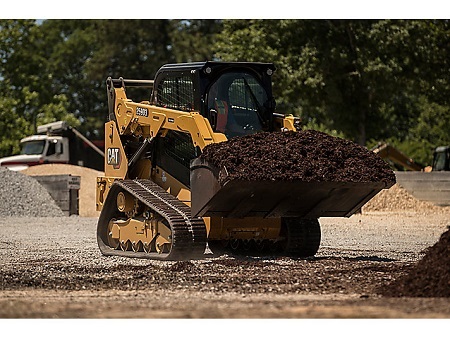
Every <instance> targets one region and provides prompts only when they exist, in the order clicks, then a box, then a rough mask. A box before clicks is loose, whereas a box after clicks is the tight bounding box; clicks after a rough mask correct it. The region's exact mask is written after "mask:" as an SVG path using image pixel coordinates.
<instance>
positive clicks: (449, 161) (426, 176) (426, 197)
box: [372, 143, 450, 206]
mask: <svg viewBox="0 0 450 337" xmlns="http://www.w3.org/2000/svg"><path fill="white" fill-rule="evenodd" d="M372 151H373V152H374V153H377V154H378V155H379V156H380V157H381V158H383V159H385V160H386V161H388V162H389V163H391V164H393V166H396V167H397V168H400V167H401V168H405V169H406V170H407V171H400V170H399V171H395V176H396V178H397V183H398V184H399V185H400V186H401V187H403V188H404V189H405V190H406V191H407V192H408V193H409V194H411V195H412V196H414V197H415V198H416V199H418V200H421V201H427V202H431V203H433V204H435V205H437V206H449V205H450V147H449V146H439V147H437V148H436V149H435V150H434V152H433V163H432V166H426V167H424V166H422V165H420V164H418V163H416V162H415V161H414V160H413V159H412V158H409V157H408V156H407V155H405V154H403V153H402V152H401V151H399V150H398V149H396V148H395V147H393V146H392V145H390V144H387V143H379V144H378V145H377V146H375V147H374V148H373V149H372ZM411 171H412V172H411Z"/></svg>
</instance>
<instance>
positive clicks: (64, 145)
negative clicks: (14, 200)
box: [0, 135, 69, 171]
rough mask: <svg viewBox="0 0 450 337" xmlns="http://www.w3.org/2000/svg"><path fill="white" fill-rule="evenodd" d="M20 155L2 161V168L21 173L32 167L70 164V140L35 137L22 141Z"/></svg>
mask: <svg viewBox="0 0 450 337" xmlns="http://www.w3.org/2000/svg"><path fill="white" fill-rule="evenodd" d="M20 147H21V152H20V154H19V155H16V156H11V157H5V158H1V159H0V166H3V167H7V168H9V169H10V170H13V171H21V170H24V169H26V168H28V167H30V166H34V165H40V164H47V163H54V164H67V163H68V162H69V140H68V139H67V138H66V137H61V136H50V135H33V136H29V137H25V138H23V139H22V140H21V141H20Z"/></svg>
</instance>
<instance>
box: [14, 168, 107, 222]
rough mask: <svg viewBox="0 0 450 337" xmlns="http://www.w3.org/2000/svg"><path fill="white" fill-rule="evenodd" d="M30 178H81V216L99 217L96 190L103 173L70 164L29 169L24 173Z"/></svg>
mask: <svg viewBox="0 0 450 337" xmlns="http://www.w3.org/2000/svg"><path fill="white" fill-rule="evenodd" d="M22 172H23V173H24V174H26V175H29V176H34V175H36V176H38V175H54V174H55V175H56V174H71V175H74V176H79V177H80V190H79V194H78V198H79V214H80V216H84V217H98V216H99V214H100V212H98V211H97V210H96V209H95V207H96V205H95V193H96V192H95V190H96V186H97V177H98V176H103V172H100V171H96V170H93V169H90V168H87V167H82V166H75V165H68V164H45V165H37V166H32V167H29V168H28V169H26V170H24V171H22Z"/></svg>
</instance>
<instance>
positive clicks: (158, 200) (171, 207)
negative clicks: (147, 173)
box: [97, 179, 206, 261]
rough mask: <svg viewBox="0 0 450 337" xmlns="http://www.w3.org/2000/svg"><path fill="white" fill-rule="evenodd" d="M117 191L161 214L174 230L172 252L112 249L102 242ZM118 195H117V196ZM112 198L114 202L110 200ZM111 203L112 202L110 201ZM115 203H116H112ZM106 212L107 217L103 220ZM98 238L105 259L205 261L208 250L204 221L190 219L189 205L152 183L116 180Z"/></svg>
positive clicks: (100, 224)
mask: <svg viewBox="0 0 450 337" xmlns="http://www.w3.org/2000/svg"><path fill="white" fill-rule="evenodd" d="M118 189H121V190H125V191H127V192H128V193H130V194H131V195H133V196H134V197H136V198H137V199H138V200H140V201H141V202H142V203H143V204H145V205H147V206H148V207H149V208H150V209H151V210H152V211H153V212H155V213H157V214H159V215H160V216H162V217H163V218H164V219H166V220H167V223H168V224H169V226H170V229H171V230H172V248H171V250H170V252H168V253H162V254H159V253H157V252H150V253H145V252H133V251H121V250H114V249H111V248H110V247H109V246H107V245H105V243H104V242H103V241H104V240H102V234H103V237H104V235H105V233H104V232H103V233H100V232H101V231H102V230H104V231H106V228H107V225H108V223H109V220H110V219H111V216H109V217H108V214H110V215H112V214H113V213H114V208H115V197H116V196H117V193H118V191H119V190H118ZM111 192H113V193H111ZM115 192H117V193H115ZM109 197H111V198H109ZM108 199H111V200H108ZM112 199H114V200H112ZM103 212H105V215H104V216H103V217H102V215H103ZM97 237H98V242H99V248H100V250H101V252H102V253H103V254H105V255H116V256H125V257H136V258H145V259H154V260H177V261H178V260H190V259H198V258H203V257H204V256H203V255H204V252H205V248H206V227H205V223H204V221H203V219H202V218H199V217H198V218H191V209H190V207H188V206H187V205H186V204H184V203H183V202H181V201H180V200H178V199H177V198H175V197H174V196H173V195H171V194H170V193H168V192H166V191H165V190H164V189H162V188H161V187H160V186H158V185H157V184H155V183H154V182H153V181H151V180H147V179H136V180H116V181H115V182H114V184H113V186H112V187H111V189H110V191H109V193H108V198H107V200H106V202H105V205H104V208H103V210H102V214H100V218H99V223H98V229H97Z"/></svg>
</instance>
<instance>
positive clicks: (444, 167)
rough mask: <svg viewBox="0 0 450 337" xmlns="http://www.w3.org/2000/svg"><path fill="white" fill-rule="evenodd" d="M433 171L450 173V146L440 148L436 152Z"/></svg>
mask: <svg viewBox="0 0 450 337" xmlns="http://www.w3.org/2000/svg"><path fill="white" fill-rule="evenodd" d="M433 171H450V146H439V147H437V148H436V149H435V150H434V153H433Z"/></svg>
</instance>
